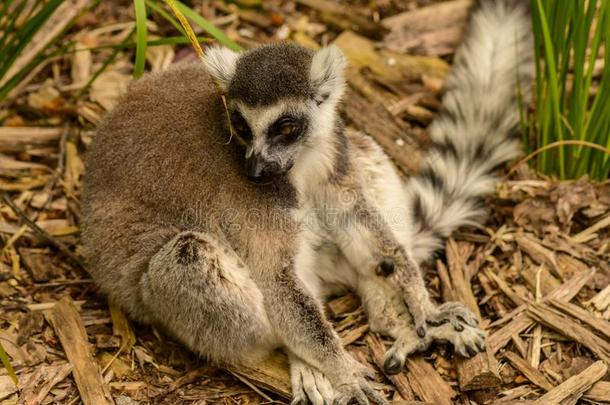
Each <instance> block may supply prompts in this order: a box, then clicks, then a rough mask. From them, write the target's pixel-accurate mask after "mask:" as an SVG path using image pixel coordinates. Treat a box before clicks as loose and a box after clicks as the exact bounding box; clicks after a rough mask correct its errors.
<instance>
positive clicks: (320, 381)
mask: <svg viewBox="0 0 610 405" xmlns="http://www.w3.org/2000/svg"><path fill="white" fill-rule="evenodd" d="M314 377H315V379H316V387H318V392H319V393H320V395H322V398H324V404H325V405H330V404H331V403H332V400H333V395H334V393H333V387H332V385H331V384H330V381H328V379H327V378H326V377H324V375H322V373H314Z"/></svg>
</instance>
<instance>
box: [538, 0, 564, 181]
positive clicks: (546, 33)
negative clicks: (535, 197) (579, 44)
mask: <svg viewBox="0 0 610 405" xmlns="http://www.w3.org/2000/svg"><path fill="white" fill-rule="evenodd" d="M537 2H538V7H539V10H540V13H539V16H540V28H541V30H542V36H543V39H544V55H545V60H546V70H547V73H548V76H549V77H548V82H547V86H548V90H549V97H550V99H549V103H550V106H551V109H552V115H553V119H552V121H553V131H555V133H556V134H557V139H558V140H560V141H561V140H563V139H564V135H563V124H562V122H561V108H560V103H559V89H558V77H557V67H556V64H555V51H554V47H553V41H552V38H551V32H550V30H549V25H548V21H547V18H546V15H545V12H544V9H543V5H542V0H537ZM558 166H559V173H560V177H561V178H562V179H564V178H565V151H564V148H563V147H559V161H558Z"/></svg>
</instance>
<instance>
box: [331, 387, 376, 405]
mask: <svg viewBox="0 0 610 405" xmlns="http://www.w3.org/2000/svg"><path fill="white" fill-rule="evenodd" d="M337 391H338V394H337V396H336V397H335V399H334V400H333V405H351V404H356V405H369V400H368V399H367V397H366V395H365V394H364V392H363V391H362V389H361V388H360V387H359V386H358V385H349V386H342V387H339V388H338V389H337Z"/></svg>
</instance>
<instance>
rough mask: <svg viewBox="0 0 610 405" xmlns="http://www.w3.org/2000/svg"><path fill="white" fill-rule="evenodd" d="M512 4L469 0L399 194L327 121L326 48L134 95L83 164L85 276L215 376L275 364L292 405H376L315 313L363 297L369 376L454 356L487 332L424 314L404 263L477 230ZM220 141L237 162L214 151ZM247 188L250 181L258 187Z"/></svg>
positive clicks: (512, 73) (501, 138) (519, 26)
mask: <svg viewBox="0 0 610 405" xmlns="http://www.w3.org/2000/svg"><path fill="white" fill-rule="evenodd" d="M526 3H527V1H526V0H489V1H481V2H480V4H479V5H478V6H477V8H476V11H474V14H473V17H472V22H471V27H470V30H469V33H468V34H467V36H466V39H465V41H464V44H463V45H462V46H461V48H460V49H459V50H458V52H457V55H456V58H455V66H454V68H453V70H452V72H451V73H450V76H449V78H448V81H447V90H446V94H445V96H444V100H443V108H442V111H441V112H440V114H439V117H438V118H437V119H436V121H435V122H434V124H433V125H432V127H431V129H430V136H431V138H432V140H433V148H432V150H431V151H430V154H429V156H428V158H427V159H426V161H425V164H424V167H423V170H422V171H421V173H420V174H419V175H416V176H415V177H413V178H411V179H410V180H409V181H408V182H406V184H404V183H403V182H401V180H400V178H399V176H398V175H397V173H396V170H395V168H394V167H393V165H392V163H391V162H390V160H389V159H388V157H387V156H386V155H385V154H384V153H383V152H382V150H381V148H380V147H379V146H378V145H377V144H376V143H375V142H374V141H373V140H372V139H371V138H370V137H368V136H366V135H363V134H360V133H354V132H346V131H344V128H343V126H342V124H341V120H340V118H339V115H338V113H337V111H336V108H337V105H338V103H339V101H340V98H341V96H342V93H343V89H344V86H345V82H344V78H343V65H344V58H343V56H342V54H341V52H340V51H339V50H338V49H337V48H335V47H329V48H324V49H322V50H320V51H318V52H316V53H313V52H311V51H308V50H306V49H304V48H301V47H298V46H295V45H288V44H279V45H269V46H263V47H260V48H256V49H253V50H250V51H248V52H245V53H243V54H237V53H234V52H231V51H229V50H227V49H222V48H213V49H210V50H208V52H207V57H206V59H205V62H206V63H205V64H190V65H181V66H177V67H175V68H172V69H170V70H168V71H166V72H163V73H157V74H152V75H149V76H147V77H145V78H143V79H141V80H139V81H137V82H135V83H133V84H132V85H131V86H130V88H129V91H128V93H127V95H126V96H125V97H123V99H122V100H121V102H120V103H119V105H118V106H117V107H116V109H115V110H114V111H113V112H111V113H110V114H109V115H108V116H107V117H106V119H105V120H104V122H103V123H102V125H100V127H99V129H98V131H97V134H96V136H95V139H94V141H93V143H92V145H91V148H90V150H89V153H88V158H87V166H88V171H87V175H86V180H85V190H84V196H83V241H84V247H85V253H86V255H87V258H88V261H89V268H90V271H91V274H92V275H93V277H94V278H95V280H96V281H97V283H98V284H99V285H100V287H101V289H102V290H103V291H104V292H106V293H107V294H108V295H109V297H110V299H112V300H113V301H115V302H117V303H118V304H120V305H121V306H122V307H123V308H124V309H125V310H126V311H127V312H128V314H129V315H130V316H132V317H133V318H135V319H136V320H139V321H141V322H146V323H152V324H155V325H157V326H159V327H162V328H163V329H165V330H167V331H168V332H169V333H170V334H172V335H173V336H175V337H177V338H178V339H179V340H181V341H182V342H184V343H185V344H186V345H187V346H188V347H189V348H190V349H192V350H193V351H195V352H197V353H199V354H200V355H203V356H205V357H207V358H209V359H211V360H213V361H216V362H219V363H230V364H239V363H248V362H256V361H259V360H260V359H262V358H263V357H265V356H267V355H268V354H269V353H270V352H271V351H272V350H274V349H276V348H283V349H284V351H285V352H286V353H287V354H288V356H289V359H290V369H291V378H292V385H293V393H294V398H295V403H301V402H304V403H306V402H308V401H309V402H312V403H314V404H324V403H329V402H331V401H334V402H335V403H337V404H347V403H351V402H353V401H355V402H356V403H359V404H366V403H368V399H367V397H368V398H371V399H373V400H375V401H376V402H377V403H380V404H381V403H386V401H385V400H384V399H383V398H381V397H380V395H379V394H378V393H376V392H375V390H374V389H373V388H372V387H371V385H370V383H369V382H368V381H367V379H366V376H367V375H368V371H367V370H366V369H365V368H364V367H362V366H361V365H359V363H357V362H356V361H355V360H353V359H352V358H351V357H350V356H349V355H348V354H347V352H346V351H345V350H344V348H343V347H342V345H341V342H340V340H339V339H338V337H337V334H336V333H335V332H334V331H333V330H332V328H331V326H330V324H329V322H328V321H327V320H326V319H325V317H324V313H323V311H322V300H323V299H324V298H325V297H326V296H327V295H328V294H332V293H333V292H336V291H337V290H339V289H351V290H353V291H355V292H357V293H358V294H359V295H360V297H361V298H362V302H363V305H364V307H365V310H366V312H367V315H368V319H369V324H370V328H371V330H372V331H375V332H379V333H382V334H385V335H387V336H389V337H391V338H393V339H394V340H395V343H394V344H393V346H392V348H391V349H390V350H389V352H388V353H387V355H386V361H385V366H384V368H385V371H386V372H388V373H397V372H399V371H400V370H401V369H402V367H403V365H404V362H405V359H406V356H407V355H408V354H410V353H411V352H413V351H415V350H420V349H423V348H426V347H427V346H428V345H429V344H430V343H431V342H433V341H435V340H444V341H449V342H451V343H452V344H453V345H454V346H455V348H456V350H457V351H458V352H459V353H461V354H462V355H464V356H468V355H470V354H473V353H475V352H477V351H479V350H481V349H482V348H483V345H484V338H483V337H484V334H483V332H482V331H481V330H480V329H479V328H478V327H477V320H476V318H475V317H474V316H473V315H472V314H471V313H470V311H468V310H467V309H466V308H465V307H464V306H463V305H462V304H459V303H445V304H443V305H440V306H436V305H434V304H433V303H432V302H431V300H430V298H429V296H428V293H427V291H426V289H425V286H424V283H423V280H422V276H421V274H420V272H419V270H418V265H419V263H421V262H422V261H424V260H426V259H427V258H428V257H429V256H430V254H431V253H432V252H433V250H435V249H437V248H438V247H440V246H441V241H442V240H443V239H444V238H445V237H447V236H449V235H450V233H451V232H452V231H453V230H454V229H455V228H457V227H459V226H461V225H463V224H466V223H471V222H472V221H475V220H476V219H477V218H479V216H480V214H481V210H482V209H481V206H480V203H479V199H480V198H481V197H482V196H484V195H486V194H487V193H489V192H490V191H492V189H493V185H494V181H495V177H494V174H493V173H494V169H495V168H496V167H497V166H499V165H501V164H503V163H505V162H506V161H508V160H510V159H512V158H514V157H515V156H517V155H518V153H519V144H518V141H517V139H516V138H515V137H514V134H515V131H516V128H517V126H518V121H519V120H518V111H517V102H516V99H515V94H516V93H515V91H516V87H517V83H518V81H520V83H521V88H522V90H523V91H524V92H526V91H525V89H527V87H528V85H529V82H530V80H531V75H532V59H533V57H532V44H531V43H530V40H531V34H530V27H529V17H528V10H527V6H526V5H525V4H526ZM214 81H216V83H217V84H219V85H220V86H221V88H222V89H223V91H224V92H225V93H226V96H227V99H228V109H229V112H230V120H231V127H232V128H233V130H234V132H235V135H236V136H238V137H239V138H240V139H242V140H243V141H245V144H246V145H245V146H243V145H241V144H239V143H238V142H230V141H229V140H230V134H231V133H232V131H229V126H228V125H227V117H226V112H225V109H224V107H223V103H222V102H221V99H220V97H219V94H218V92H217V88H216V86H215V83H214ZM255 183H259V184H255Z"/></svg>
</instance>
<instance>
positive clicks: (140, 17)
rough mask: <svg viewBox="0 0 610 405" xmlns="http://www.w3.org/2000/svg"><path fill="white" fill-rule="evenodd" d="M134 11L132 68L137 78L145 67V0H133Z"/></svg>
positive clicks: (146, 34)
mask: <svg viewBox="0 0 610 405" xmlns="http://www.w3.org/2000/svg"><path fill="white" fill-rule="evenodd" d="M133 4H134V8H135V11H136V44H137V47H136V61H135V64H134V68H133V76H134V77H135V78H138V77H140V76H142V75H143V74H144V68H145V67H146V39H147V37H148V28H147V27H146V23H147V18H146V3H145V0H133Z"/></svg>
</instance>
